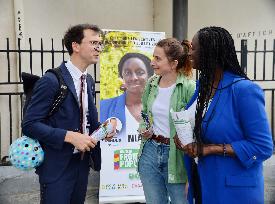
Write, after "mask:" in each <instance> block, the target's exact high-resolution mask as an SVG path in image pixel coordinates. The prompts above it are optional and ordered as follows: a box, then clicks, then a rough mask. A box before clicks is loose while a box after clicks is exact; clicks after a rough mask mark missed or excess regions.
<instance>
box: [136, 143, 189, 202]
mask: <svg viewBox="0 0 275 204" xmlns="http://www.w3.org/2000/svg"><path fill="white" fill-rule="evenodd" d="M169 149H170V147H169V145H165V144H161V143H157V142H155V141H154V140H148V141H147V142H146V144H145V145H144V148H143V151H142V155H141V157H140V160H139V174H140V179H141V182H142V185H143V191H144V195H145V199H146V204H167V203H170V201H171V203H172V204H187V200H186V194H185V183H179V184H173V183H168V157H169ZM169 198H170V201H169Z"/></svg>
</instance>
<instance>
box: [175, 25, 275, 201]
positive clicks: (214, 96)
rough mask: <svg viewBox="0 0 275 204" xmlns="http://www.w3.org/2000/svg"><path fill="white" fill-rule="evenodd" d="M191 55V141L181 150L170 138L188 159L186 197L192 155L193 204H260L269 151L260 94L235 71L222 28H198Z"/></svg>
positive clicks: (231, 48) (232, 50)
mask: <svg viewBox="0 0 275 204" xmlns="http://www.w3.org/2000/svg"><path fill="white" fill-rule="evenodd" d="M190 57H191V60H192V64H193V67H194V68H196V69H198V70H199V72H200V75H199V83H198V84H197V90H196V92H195V94H194V96H193V98H192V99H191V101H190V103H189V110H192V109H193V110H195V111H193V112H192V111H190V116H191V118H192V117H194V121H195V122H194V124H193V126H194V139H195V141H194V143H192V144H188V145H186V146H182V145H181V144H179V140H178V139H176V140H175V141H176V143H177V146H178V147H179V148H181V149H182V150H183V151H184V152H185V153H186V154H187V155H189V158H188V157H185V164H186V165H187V166H188V167H187V169H189V183H190V191H189V193H190V194H192V193H193V184H194V182H193V180H192V176H191V173H192V172H191V169H192V168H191V166H190V165H191V163H190V161H191V160H190V157H191V158H196V157H197V158H198V159H197V163H198V165H197V169H198V174H199V181H198V182H199V183H197V184H199V185H200V196H198V197H199V198H200V199H199V200H196V203H204V204H227V203H228V204H232V203H241V204H263V203H264V179H263V173H262V172H263V165H262V163H263V161H264V160H266V159H267V158H269V157H270V156H271V155H272V152H273V142H272V136H271V131H270V127H269V124H268V119H267V116H266V111H265V102H264V95H263V91H262V89H261V88H260V87H259V86H258V85H256V84H255V83H253V82H252V81H250V80H249V79H248V77H247V76H246V74H245V73H244V70H243V69H242V68H241V67H240V65H239V63H238V59H237V55H236V51H235V46H234V41H233V39H232V37H231V35H230V33H229V32H228V31H227V30H225V29H223V28H220V27H206V28H203V29H201V30H199V31H198V33H197V34H196V35H195V36H194V37H193V40H192V49H191V51H190ZM192 106H195V108H191V107H192ZM191 121H192V120H191ZM191 126H192V124H191ZM187 161H189V163H188V162H187ZM189 196H191V197H192V195H189ZM190 203H192V199H190Z"/></svg>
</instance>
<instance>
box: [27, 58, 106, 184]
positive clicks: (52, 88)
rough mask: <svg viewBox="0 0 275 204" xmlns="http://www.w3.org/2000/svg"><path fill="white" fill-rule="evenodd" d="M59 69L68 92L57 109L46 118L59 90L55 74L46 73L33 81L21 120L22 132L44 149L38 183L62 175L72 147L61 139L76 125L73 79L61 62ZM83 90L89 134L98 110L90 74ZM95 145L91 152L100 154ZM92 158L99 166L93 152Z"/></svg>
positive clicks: (77, 128) (55, 178)
mask: <svg viewBox="0 0 275 204" xmlns="http://www.w3.org/2000/svg"><path fill="white" fill-rule="evenodd" d="M60 69H61V73H62V76H63V78H64V81H65V83H66V85H67V86H68V90H69V91H68V94H67V96H66V98H65V100H64V101H63V103H62V104H61V106H60V108H59V110H58V111H57V112H56V113H55V114H54V115H53V116H51V117H50V118H48V119H47V115H48V112H49V110H50V108H51V106H52V104H53V101H54V97H55V96H56V95H57V93H58V90H59V82H58V80H57V78H56V76H55V75H54V74H53V73H50V72H48V73H46V74H45V75H44V76H43V77H41V79H40V80H39V81H37V82H36V84H35V87H34V90H33V94H32V98H31V101H30V103H29V106H28V108H27V111H26V114H25V116H24V119H23V123H22V131H23V133H24V134H25V135H27V136H29V137H31V138H35V139H37V140H38V141H39V142H40V143H41V145H42V147H43V149H44V152H45V158H44V161H43V163H42V165H41V166H39V167H38V168H37V173H38V174H39V180H40V183H51V182H54V181H56V180H57V179H58V178H59V177H60V176H61V175H62V173H63V172H64V170H65V169H66V167H67V165H68V163H69V161H70V159H71V158H72V155H73V150H74V146H73V145H71V144H69V143H66V142H64V139H65V135H66V132H67V131H68V130H70V131H75V132H77V131H78V130H79V126H80V109H79V103H78V98H77V94H76V90H75V86H74V83H73V79H72V77H71V75H70V73H69V71H68V70H67V68H66V66H65V62H63V63H62V64H61V66H60ZM87 92H88V103H89V104H88V107H89V118H88V122H89V123H90V125H91V128H90V133H92V132H93V131H94V130H95V129H97V128H98V126H99V122H98V113H97V110H96V106H95V104H94V96H93V93H94V81H93V80H92V77H87ZM98 148H99V147H98V146H97V147H96V148H95V149H93V150H92V152H91V153H92V154H97V153H98V152H99V153H100V151H98V150H99V149H98ZM96 152H97V153H96ZM93 157H94V158H96V159H97V161H96V162H97V165H100V162H101V160H100V159H101V158H100V155H93ZM98 157H99V158H98ZM87 158H88V157H87ZM87 162H88V160H87Z"/></svg>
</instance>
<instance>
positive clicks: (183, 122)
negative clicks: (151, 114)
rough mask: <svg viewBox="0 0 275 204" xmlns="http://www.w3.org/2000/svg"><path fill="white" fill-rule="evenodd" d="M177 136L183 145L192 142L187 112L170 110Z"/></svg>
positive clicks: (191, 130) (191, 131)
mask: <svg viewBox="0 0 275 204" xmlns="http://www.w3.org/2000/svg"><path fill="white" fill-rule="evenodd" d="M170 113H171V116H172V119H173V122H174V125H175V128H176V131H177V134H178V138H179V140H180V141H181V143H182V144H183V145H187V144H189V143H192V142H193V129H192V127H191V123H190V119H189V112H188V111H186V110H182V111H179V112H174V111H173V110H172V109H171V110H170Z"/></svg>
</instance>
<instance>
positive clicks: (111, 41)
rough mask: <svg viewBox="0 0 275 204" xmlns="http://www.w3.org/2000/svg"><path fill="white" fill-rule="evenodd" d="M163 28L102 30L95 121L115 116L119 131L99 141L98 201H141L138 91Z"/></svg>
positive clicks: (142, 86)
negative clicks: (111, 137)
mask: <svg viewBox="0 0 275 204" xmlns="http://www.w3.org/2000/svg"><path fill="white" fill-rule="evenodd" d="M164 37H165V34H164V33H163V32H143V31H118V30H104V35H103V40H104V45H105V47H104V50H103V53H102V54H101V57H100V120H101V122H104V121H105V120H106V119H108V118H110V117H117V118H118V119H119V120H120V121H121V122H122V130H121V131H120V132H119V134H117V135H116V136H115V137H114V138H113V139H112V140H111V141H109V142H108V141H101V149H102V168H101V172H100V189H99V202H100V203H110V202H119V203H123V202H127V203H129V202H145V199H144V193H143V188H142V184H141V181H140V179H139V174H138V173H137V159H138V158H137V156H138V151H139V145H140V141H141V137H140V136H139V135H138V133H137V129H138V124H139V120H140V111H141V95H142V92H143V89H144V86H145V83H146V81H147V80H148V78H149V77H150V76H152V75H153V69H152V68H151V66H150V61H151V57H152V53H153V49H154V47H155V45H156V43H157V42H158V41H159V40H161V39H163V38H164Z"/></svg>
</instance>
